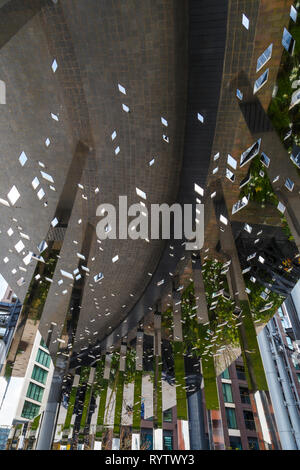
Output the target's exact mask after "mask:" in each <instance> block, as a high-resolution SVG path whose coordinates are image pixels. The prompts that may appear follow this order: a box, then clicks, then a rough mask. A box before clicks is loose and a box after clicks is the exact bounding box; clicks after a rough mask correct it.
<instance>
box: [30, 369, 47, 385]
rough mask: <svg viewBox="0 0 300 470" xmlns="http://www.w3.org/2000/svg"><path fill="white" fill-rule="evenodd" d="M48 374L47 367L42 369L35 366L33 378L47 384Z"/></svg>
mask: <svg viewBox="0 0 300 470" xmlns="http://www.w3.org/2000/svg"><path fill="white" fill-rule="evenodd" d="M47 375H48V372H47V371H46V370H45V369H42V368H41V367H39V366H34V368H33V371H32V376H31V378H32V379H34V380H36V381H37V382H40V383H41V384H44V385H45V383H46V380H47Z"/></svg>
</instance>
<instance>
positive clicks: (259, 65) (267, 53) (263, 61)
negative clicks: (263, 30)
mask: <svg viewBox="0 0 300 470" xmlns="http://www.w3.org/2000/svg"><path fill="white" fill-rule="evenodd" d="M272 49H273V44H270V45H269V47H267V49H266V50H265V51H264V52H263V53H262V55H261V56H259V58H258V59H257V66H256V72H258V71H259V70H260V69H261V68H262V67H263V66H264V65H265V64H266V63H267V62H268V60H270V58H271V55H272Z"/></svg>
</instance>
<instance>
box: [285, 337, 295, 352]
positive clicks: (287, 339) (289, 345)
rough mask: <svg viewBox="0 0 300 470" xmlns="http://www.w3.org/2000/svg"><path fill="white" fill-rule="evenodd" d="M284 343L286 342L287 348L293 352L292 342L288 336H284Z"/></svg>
mask: <svg viewBox="0 0 300 470" xmlns="http://www.w3.org/2000/svg"><path fill="white" fill-rule="evenodd" d="M286 342H287V344H288V347H289V348H290V349H293V350H294V347H293V342H292V340H291V338H290V337H289V336H286Z"/></svg>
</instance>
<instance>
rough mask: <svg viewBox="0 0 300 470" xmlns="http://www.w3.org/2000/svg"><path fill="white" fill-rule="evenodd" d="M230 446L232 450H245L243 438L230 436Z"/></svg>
mask: <svg viewBox="0 0 300 470" xmlns="http://www.w3.org/2000/svg"><path fill="white" fill-rule="evenodd" d="M229 445H230V448H231V450H243V447H242V441H241V438H240V437H238V436H229Z"/></svg>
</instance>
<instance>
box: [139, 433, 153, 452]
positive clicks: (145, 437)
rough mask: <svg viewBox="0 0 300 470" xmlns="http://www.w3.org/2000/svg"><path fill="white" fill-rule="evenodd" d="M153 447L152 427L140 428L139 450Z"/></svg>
mask: <svg viewBox="0 0 300 470" xmlns="http://www.w3.org/2000/svg"><path fill="white" fill-rule="evenodd" d="M152 449H153V434H152V429H141V450H152Z"/></svg>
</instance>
